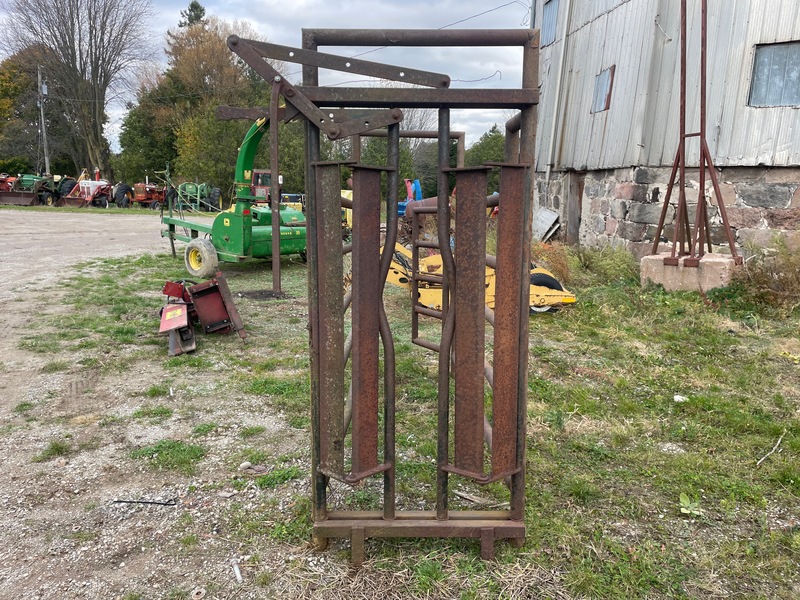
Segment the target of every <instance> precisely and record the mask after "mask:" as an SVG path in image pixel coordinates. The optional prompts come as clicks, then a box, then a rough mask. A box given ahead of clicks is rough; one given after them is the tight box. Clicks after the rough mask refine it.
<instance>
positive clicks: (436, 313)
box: [414, 304, 442, 319]
mask: <svg viewBox="0 0 800 600" xmlns="http://www.w3.org/2000/svg"><path fill="white" fill-rule="evenodd" d="M414 312H415V313H417V314H419V315H425V316H426V317H433V318H434V319H441V318H442V311H440V310H436V309H433V308H428V307H426V306H422V305H421V304H415V305H414Z"/></svg>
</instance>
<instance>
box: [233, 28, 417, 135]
mask: <svg viewBox="0 0 800 600" xmlns="http://www.w3.org/2000/svg"><path fill="white" fill-rule="evenodd" d="M251 42H252V40H243V39H241V38H239V37H238V36H235V35H232V36H230V37H229V38H228V47H229V48H230V49H231V50H232V51H233V52H235V53H236V54H238V55H239V56H240V57H241V58H242V60H244V61H245V62H246V63H247V64H248V65H250V67H252V68H253V70H254V71H255V72H256V73H258V74H259V75H261V76H262V77H263V78H264V79H266V80H267V81H269V82H272V83H273V84H275V83H277V84H279V88H278V89H279V92H280V94H281V95H282V96H283V97H284V98H286V102H287V103H290V104H292V105H294V106H295V107H296V108H297V110H299V111H300V112H301V113H303V115H304V116H305V117H306V118H307V119H308V120H309V121H311V122H312V123H314V125H315V127H318V128H319V129H321V130H322V131H324V132H325V134H326V135H327V136H328V138H329V139H331V140H338V139H339V138H342V137H348V136H351V135H355V134H357V133H361V132H364V131H369V130H370V129H377V128H378V127H385V126H386V125H392V124H394V123H399V122H400V121H401V120H402V119H403V112H402V111H401V110H400V109H398V108H392V109H390V110H383V111H376V112H374V113H372V115H371V116H370V117H369V118H365V119H364V120H360V121H347V122H344V123H336V122H335V121H334V120H333V118H332V117H330V116H329V115H328V114H326V113H325V112H324V111H322V110H320V109H319V108H318V107H317V106H316V104H314V103H313V102H312V101H311V100H309V99H308V97H306V95H305V94H304V93H303V92H302V91H300V88H298V87H295V86H294V85H292V84H290V83H289V82H288V81H286V79H285V78H284V77H283V76H282V75H281V74H280V73H279V72H278V71H277V70H275V68H273V67H272V65H270V64H269V63H268V62H266V61H265V60H264V56H263V55H262V54H261V53H260V52H259V51H258V50H257V49H256V48H255V47H254V46H252V45H251ZM273 93H274V92H273Z"/></svg>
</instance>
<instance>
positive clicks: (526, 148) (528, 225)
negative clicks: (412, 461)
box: [510, 30, 539, 542]
mask: <svg viewBox="0 0 800 600" xmlns="http://www.w3.org/2000/svg"><path fill="white" fill-rule="evenodd" d="M538 85H539V30H535V31H534V32H533V37H532V38H531V41H530V43H528V44H527V45H526V46H524V47H523V50H522V87H524V88H532V87H537V86H538ZM537 111H538V108H537V107H536V106H531V107H528V108H526V109H523V111H522V114H521V117H520V148H519V160H518V162H519V164H521V165H523V166H526V167H527V168H528V172H527V177H526V178H525V184H524V188H523V196H522V197H523V199H524V201H523V203H522V206H523V210H522V215H523V217H522V222H523V224H524V227H523V232H524V233H523V236H522V264H521V265H519V269H520V270H521V271H522V277H523V278H524V280H525V281H529V280H528V277H529V268H530V267H529V266H530V259H531V231H532V217H533V203H534V194H533V192H534V190H533V176H532V172H533V169H534V156H535V152H536V121H537V118H538V112H537ZM529 305H530V298H529V291H528V286H523V289H522V290H521V291H520V298H519V305H518V307H519V311H520V323H527V319H528V311H529V310H530V309H529ZM518 333H519V338H518V339H519V347H520V353H519V366H518V369H517V371H518V373H519V378H518V381H517V431H516V445H517V451H516V456H517V472H516V473H514V474H513V475H512V476H511V486H510V488H511V499H510V504H511V518H512V519H513V520H515V521H522V520H523V519H524V517H525V468H524V467H525V447H526V446H525V444H526V439H527V437H526V431H527V426H528V327H520V328H519V332H518ZM523 537H524V533H523ZM519 541H520V542H521V539H520V540H519Z"/></svg>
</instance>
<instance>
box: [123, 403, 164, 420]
mask: <svg viewBox="0 0 800 600" xmlns="http://www.w3.org/2000/svg"><path fill="white" fill-rule="evenodd" d="M173 412H174V411H173V410H172V409H171V408H170V407H168V406H161V405H157V406H150V405H145V406H142V407H140V408H137V409H136V410H135V411H133V414H132V415H131V416H132V417H134V418H135V419H149V420H150V421H151V422H154V423H160V422H162V421H166V420H167V419H169V418H170V417H171V416H172V413H173Z"/></svg>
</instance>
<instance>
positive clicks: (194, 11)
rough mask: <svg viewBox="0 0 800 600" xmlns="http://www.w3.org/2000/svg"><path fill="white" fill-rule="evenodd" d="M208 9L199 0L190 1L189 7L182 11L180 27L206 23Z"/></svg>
mask: <svg viewBox="0 0 800 600" xmlns="http://www.w3.org/2000/svg"><path fill="white" fill-rule="evenodd" d="M205 16H206V9H205V8H204V7H203V5H202V4H200V3H199V2H198V1H197V0H192V1H191V2H190V3H189V8H187V9H186V10H182V11H181V20H180V21H178V27H191V26H192V25H196V24H200V25H205V23H206V20H205V19H204V18H203V17H205Z"/></svg>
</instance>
